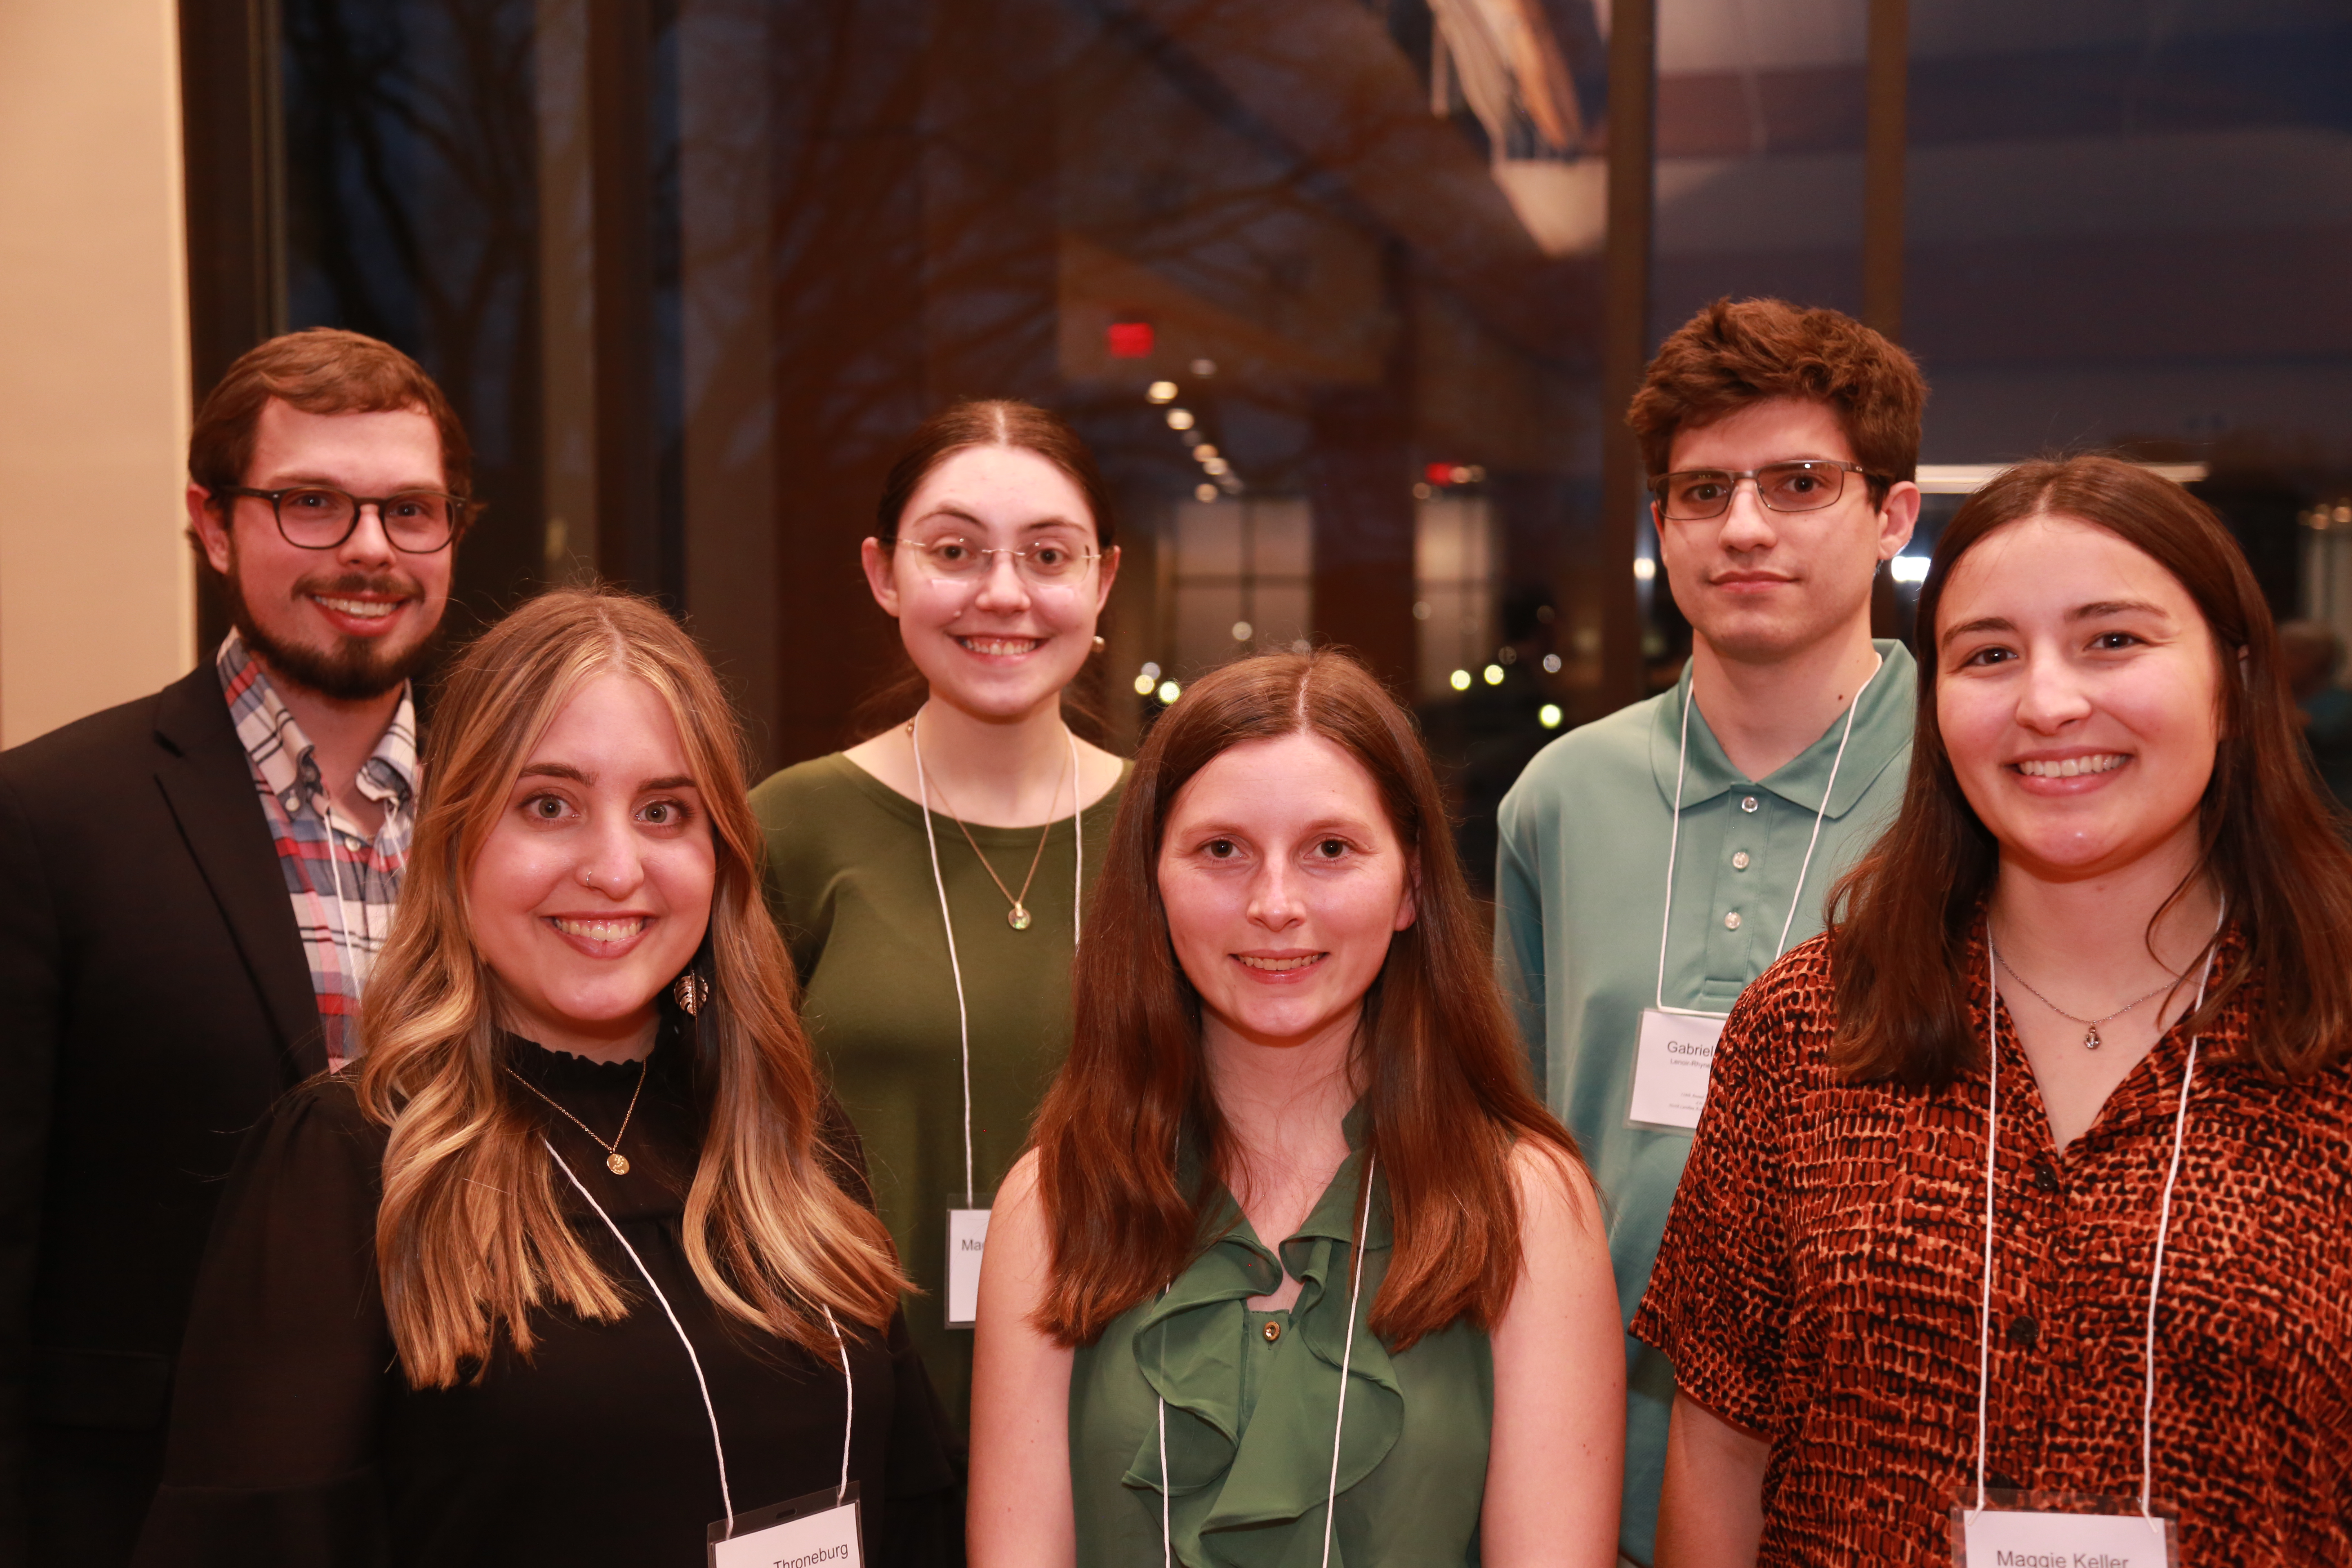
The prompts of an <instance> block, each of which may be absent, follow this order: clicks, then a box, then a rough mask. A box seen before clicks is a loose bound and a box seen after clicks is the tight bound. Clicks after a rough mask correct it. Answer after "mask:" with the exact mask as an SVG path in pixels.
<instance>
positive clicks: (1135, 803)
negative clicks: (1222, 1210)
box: [1034, 649, 1578, 1349]
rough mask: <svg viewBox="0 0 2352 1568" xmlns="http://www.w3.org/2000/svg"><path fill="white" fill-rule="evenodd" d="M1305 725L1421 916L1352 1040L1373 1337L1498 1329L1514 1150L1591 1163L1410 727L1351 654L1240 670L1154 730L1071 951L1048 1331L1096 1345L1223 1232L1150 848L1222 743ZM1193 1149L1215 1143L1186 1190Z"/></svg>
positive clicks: (1191, 1039)
mask: <svg viewBox="0 0 2352 1568" xmlns="http://www.w3.org/2000/svg"><path fill="white" fill-rule="evenodd" d="M1299 733H1305V734H1310V735H1318V736H1321V737H1322V738H1323V739H1325V740H1328V741H1329V742H1332V743H1334V744H1335V745H1337V746H1339V748H1340V749H1341V750H1342V751H1344V752H1347V753H1348V754H1349V756H1351V757H1353V758H1354V759H1355V760H1356V761H1357V762H1358V763H1361V764H1362V765H1363V768H1364V770H1365V771H1366V772H1367V773H1370V775H1371V779H1372V782H1373V784H1374V785H1375V787H1376V788H1377V789H1378V791H1379V793H1380V797H1381V805H1382V807H1383V808H1384V809H1385V810H1386V812H1387V814H1388V816H1389V820H1390V823H1391V826H1393V827H1394V829H1395V831H1396V834H1397V836H1398V837H1399V838H1400V839H1401V840H1402V843H1403V846H1404V847H1405V850H1406V852H1407V853H1408V854H1409V855H1410V856H1411V857H1412V859H1413V862H1414V865H1415V867H1416V877H1417V880H1416V882H1415V885H1414V886H1415V900H1416V915H1415V919H1414V921H1413V922H1412V925H1410V926H1408V927H1406V928H1405V929H1404V930H1403V931H1399V932H1397V933H1396V934H1395V935H1394V936H1393V937H1391V940H1390V945H1389V952H1388V958H1387V962H1386V963H1385V964H1384V965H1383V966H1382V968H1381V973H1380V975H1379V977H1378V978H1377V979H1376V980H1375V981H1374V982H1373V984H1372V987H1371V989H1370V991H1369V992H1368V993H1366V994H1365V997H1364V1011H1363V1021H1362V1024H1361V1026H1360V1030H1359V1033H1358V1036H1357V1039H1356V1045H1355V1049H1356V1052H1357V1059H1358V1065H1359V1068H1360V1073H1361V1077H1362V1081H1363V1082H1364V1084H1365V1086H1366V1087H1365V1089H1364V1095H1363V1100H1362V1105H1363V1110H1364V1113H1365V1137H1366V1139H1367V1141H1368V1146H1369V1148H1370V1151H1371V1152H1372V1153H1373V1155H1374V1156H1375V1157H1376V1159H1377V1162H1378V1164H1379V1168H1380V1172H1381V1175H1382V1176H1383V1177H1384V1178H1385V1179H1386V1183H1387V1187H1388V1193H1389V1202H1390V1205H1391V1224H1392V1227H1393V1236H1394V1245H1395V1250H1394V1251H1393V1253H1392V1254H1391V1259H1390V1264H1389V1271H1388V1278H1387V1279H1385V1280H1384V1281H1383V1282H1382V1284H1381V1290H1380V1295H1379V1297H1378V1299H1377V1300H1375V1301H1374V1302H1373V1304H1372V1315H1371V1326H1372V1328H1373V1331H1375V1332H1377V1333H1378V1334H1379V1335H1380V1336H1381V1339H1382V1340H1383V1341H1384V1342H1387V1343H1389V1344H1390V1345H1391V1347H1392V1348H1396V1349H1402V1348H1404V1347H1405V1346H1408V1345H1411V1344H1412V1343H1413V1342H1415V1341H1417V1340H1419V1339H1420V1338H1422V1337H1423V1335H1425V1334H1430V1333H1434V1332H1436V1331H1438V1330H1440V1329H1443V1328H1444V1327H1445V1326H1446V1325H1447V1324H1449V1323H1452V1322H1454V1321H1457V1320H1462V1319H1466V1320H1468V1321H1470V1322H1472V1323H1474V1324H1475V1325H1476V1326H1478V1327H1480V1328H1482V1329H1491V1328H1492V1327H1493V1326H1494V1325H1495V1323H1496V1321H1499V1320H1500V1319H1501V1317H1502V1315H1503V1313H1504V1311H1505V1310H1506V1309H1507V1307H1508V1306H1509V1303H1510V1298H1511V1290H1512V1287H1513V1286H1514V1284H1515V1283H1516V1282H1517V1278H1518V1272H1519V1259H1520V1250H1519V1208H1518V1202H1517V1188H1516V1187H1515V1185H1514V1184H1513V1181H1512V1177H1511V1173H1510V1159H1511V1152H1512V1149H1513V1146H1514V1145H1515V1144H1517V1142H1520V1141H1522V1140H1525V1141H1528V1142H1530V1143H1532V1144H1534V1145H1536V1146H1538V1147H1540V1148H1542V1149H1544V1150H1547V1151H1549V1152H1552V1153H1554V1154H1556V1155H1557V1156H1558V1157H1559V1159H1560V1160H1561V1161H1562V1162H1564V1163H1574V1162H1576V1161H1577V1159H1578V1156H1577V1153H1576V1144H1575V1141H1574V1140H1573V1139H1572V1138H1571V1137H1570V1134H1569V1132H1568V1130H1567V1129H1566V1128H1564V1127H1562V1126H1561V1125H1560V1124H1559V1122H1558V1121H1554V1120H1553V1119H1552V1117H1551V1115H1550V1114H1549V1112H1547V1111H1546V1110H1544V1107H1543V1103H1542V1101H1540V1100H1538V1099H1537V1098H1536V1095H1535V1092H1534V1090H1533V1089H1531V1088H1530V1087H1529V1084H1528V1070H1527V1058H1526V1055H1525V1052H1524V1050H1523V1049H1522V1047H1521V1046H1520V1044H1519V1040H1518V1036H1517V1029H1516V1028H1515V1027H1514V1026H1513V1025H1512V1022H1511V1019H1510V1016H1509V1014H1508V1013H1507V1010H1506V1008H1505V1006H1504V1004H1503V999H1502V996H1501V994H1500V993H1499V992H1498V990H1497V989H1496V984H1495V978H1494V973H1493V969H1492V967H1491V964H1490V963H1489V960H1488V956H1487V945H1486V937H1485V934H1484V927H1483V925H1482V924H1481V922H1480V921H1479V918H1478V913H1477V910H1476V907H1475V904H1474V902H1473V901H1472V899H1471V896H1470V891H1469V888H1468V886H1467V884H1466V883H1465V882H1464V880H1463V877H1462V868H1461V866H1460V864H1459V863H1458V862H1457V861H1456V860H1455V858H1454V838H1453V835H1452V833H1451V831H1450V830H1449V827H1448V825H1447V822H1446V817H1445V811H1444V799H1443V797H1442V796H1441V795H1440V794H1439V791H1438V785H1437V779H1436V775H1435V774H1434V773H1433V771H1432V770H1431V767H1430V763H1429V758H1428V755H1427V753H1426V752H1423V750H1422V745H1421V741H1420V738H1419V737H1418V736H1417V735H1416V734H1415V733H1414V731H1413V727H1412V718H1411V717H1410V716H1409V715H1408V714H1407V713H1406V712H1405V710H1403V709H1402V708H1401V707H1400V706H1398V704H1397V702H1396V700H1395V699H1394V698H1392V697H1391V696H1390V695H1389V694H1388V692H1387V691H1386V690H1385V689H1382V688H1381V684H1380V682H1378V681H1377V680H1375V679H1372V677H1371V676H1370V675H1369V674H1367V673H1366V672H1365V670H1364V668H1363V667H1362V666H1361V665H1360V664H1358V663H1357V662H1356V661H1355V660H1354V659H1352V658H1349V657H1348V656H1347V655H1345V654H1343V653H1339V652H1334V651H1330V650H1328V649H1327V650H1323V651H1319V652H1316V653H1311V654H1293V653H1283V654H1267V655H1264V656H1261V657H1259V658H1245V659H1241V660H1238V661H1236V662H1234V663H1233V664H1229V665H1226V666H1225V667H1223V668H1221V669H1218V670H1215V671H1213V673H1211V674H1209V675H1207V676H1205V677H1203V678H1202V679H1200V680H1199V681H1198V682H1196V683H1194V684H1193V685H1192V686H1190V687H1187V688H1186V689H1185V691H1184V695H1183V696H1182V698H1181V699H1180V700H1178V701H1177V703H1176V705H1175V706H1174V707H1172V708H1171V709H1170V710H1168V711H1167V712H1166V713H1164V714H1163V715H1161V716H1160V721H1159V722H1158V723H1157V724H1155V725H1154V726H1153V727H1152V731H1151V735H1150V740H1149V741H1147V742H1146V743H1145V745H1144V748H1143V754H1142V755H1141V756H1140V757H1139V758H1138V759H1137V761H1136V764H1135V773H1134V775H1133V776H1132V777H1131V778H1130V779H1129V783H1128V785H1127V790H1126V793H1125V795H1123V797H1122V798H1121V799H1120V801H1119V806H1118V819H1117V821H1116V822H1115V823H1114V824H1113V826H1112V827H1111V847H1110V853H1109V857H1108V861H1107V862H1106V864H1105V865H1104V867H1103V873H1102V880H1101V882H1100V883H1099V884H1098V890H1097V894H1096V899H1097V902H1096V905H1095V907H1094V909H1093V910H1092V912H1091V914H1090V916H1089V918H1088V920H1087V940H1086V942H1085V945H1084V946H1083V947H1082V948H1081V949H1080V950H1079V952H1078V958H1077V968H1076V981H1075V985H1074V993H1075V994H1074V1002H1075V1007H1076V1032H1075V1036H1074V1038H1073V1040H1072V1043H1071V1047H1070V1054H1069V1058H1068V1059H1067V1060H1066V1062H1065V1063H1064V1065H1063V1067H1062V1070H1061V1072H1060V1074H1059V1076H1057V1077H1056V1078H1055V1080H1054V1085H1053V1088H1052V1089H1050V1090H1049V1091H1048V1092H1047V1094H1046V1096H1045V1105H1044V1106H1043V1108H1042V1109H1041V1110H1039V1112H1038V1115H1037V1124H1036V1130H1035V1133H1034V1142H1035V1146H1036V1149H1037V1152H1038V1172H1037V1174H1038V1185H1039V1191H1040V1193H1041V1194H1042V1196H1043V1198H1044V1201H1045V1214H1046V1226H1047V1232H1048V1235H1049V1237H1051V1241H1052V1251H1053V1258H1052V1272H1051V1278H1050V1279H1049V1281H1048V1283H1047V1287H1046V1290H1045V1302H1044V1304H1043V1306H1042V1307H1041V1308H1040V1309H1039V1312H1038V1317H1037V1323H1038V1327H1039V1328H1040V1329H1041V1330H1042V1331H1045V1333H1047V1334H1050V1335H1051V1336H1053V1338H1054V1339H1055V1340H1056V1341H1058V1342H1061V1343H1063V1344H1066V1345H1078V1344H1086V1343H1090V1342H1093V1341H1094V1340H1095V1339H1097V1337H1099V1336H1100V1335H1101V1333H1102V1331H1103V1330H1104V1329H1105V1328H1106V1327H1108V1325H1109V1324H1110V1322H1111V1321H1112V1320H1114V1319H1116V1318H1117V1317H1118V1315H1119V1314H1120V1313H1122V1312H1124V1311H1126V1310H1128V1309H1129V1308H1131V1307H1133V1306H1134V1305H1135V1304H1136V1303H1137V1302H1139V1301H1141V1300H1146V1299H1147V1298H1149V1297H1150V1295H1151V1294H1152V1293H1153V1292H1155V1291H1157V1290H1159V1289H1160V1287H1161V1286H1162V1285H1164V1284H1165V1283H1166V1282H1167V1281H1168V1280H1169V1279H1172V1278H1174V1277H1175V1276H1176V1275H1178V1274H1180V1273H1181V1272H1182V1271H1183V1270H1184V1268H1186V1267H1187V1266H1188V1265H1189V1264H1190V1263H1191V1262H1192V1259H1193V1258H1195V1257H1196V1256H1198V1255H1199V1253H1200V1252H1201V1250H1202V1247H1206V1246H1208V1245H1209V1244H1211V1243H1212V1242H1213V1240H1214V1239H1215V1238H1214V1237H1212V1236H1210V1235H1208V1234H1206V1226H1207V1224H1208V1220H1209V1216H1210V1215H1211V1213H1212V1210H1213V1206H1214V1205H1215V1203H1216V1201H1217V1194H1218V1191H1219V1187H1220V1184H1221V1182H1222V1181H1223V1178H1224V1177H1226V1176H1227V1175H1229V1174H1230V1173H1232V1172H1234V1170H1235V1168H1236V1165H1237V1163H1238V1158H1239V1150H1238V1149H1237V1148H1236V1146H1235V1145H1234V1141H1233V1135H1232V1132H1231V1131H1230V1130H1229V1129H1228V1127H1227V1126H1226V1123H1225V1121H1224V1118H1223V1115H1222V1114H1221V1113H1220V1111H1219V1110H1218V1108H1217V1100H1216V1095H1215V1093H1214V1091H1213V1087H1212V1085H1211V1084H1210V1081H1209V1077H1208V1070H1207V1064H1206V1061H1205V1059H1204V1058H1203V1056H1202V1049H1201V999H1200V995H1199V994H1198V993H1197V992H1195V991H1194V990H1193V989H1192V984H1190V983H1189V982H1188V981H1187V980H1186V979H1185V977H1184V973H1183V971H1182V969H1181V968H1180V967H1179V966H1178V964H1177V962H1176V955H1175V951H1174V949H1173V947H1172V946H1171V942H1170V939H1169V932H1168V915H1167V910H1166V907H1165V906H1164V905H1163V904H1162V903H1161V901H1160V878H1159V861H1160V839H1161V837H1162V836H1163V835H1164V833H1165V831H1166V828H1167V824H1168V817H1169V813H1170V812H1171V809H1172V808H1173V806H1174V804H1175V800H1176V797H1177V795H1178V794H1179V793H1180V792H1181V790H1182V789H1183V787H1184V785H1185V784H1186V783H1187V782H1189V781H1190V780H1191V779H1192V777H1193V776H1194V775H1195V774H1197V773H1199V772H1200V771H1201V770H1202V768H1204V767H1206V766H1207V765H1208V764H1209V763H1212V762H1213V761H1214V760H1215V759H1216V758H1217V757H1218V756H1219V755H1221V754H1223V752H1226V751H1228V750H1230V749H1231V748H1233V747H1234V746H1238V745H1241V744H1243V743H1244V742H1250V741H1263V740H1271V739H1274V738H1276V737H1278V736H1284V735H1292V734H1299ZM1180 1142H1181V1144H1182V1145H1184V1146H1187V1147H1190V1148H1191V1149H1192V1150H1195V1151H1198V1152H1200V1153H1201V1154H1202V1159H1201V1161H1200V1163H1199V1169H1200V1172H1201V1174H1200V1178H1199V1180H1198V1182H1197V1183H1196V1184H1194V1185H1193V1187H1192V1190H1191V1191H1189V1192H1188V1191H1186V1190H1185V1188H1184V1184H1183V1182H1182V1179H1181V1176H1180V1175H1179V1162H1178V1159H1177V1150H1178V1147H1179V1145H1180ZM1360 1196H1361V1194H1360V1190H1359V1201H1360Z"/></svg>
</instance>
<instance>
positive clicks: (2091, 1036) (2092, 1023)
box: [1993, 952, 2181, 1051]
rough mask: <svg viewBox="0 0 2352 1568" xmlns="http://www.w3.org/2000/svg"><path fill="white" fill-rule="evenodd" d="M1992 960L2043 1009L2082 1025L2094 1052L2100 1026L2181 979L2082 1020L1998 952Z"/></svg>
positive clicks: (2087, 1044)
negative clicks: (2102, 1013)
mask: <svg viewBox="0 0 2352 1568" xmlns="http://www.w3.org/2000/svg"><path fill="white" fill-rule="evenodd" d="M1993 958H1994V960H1995V962H1997V963H2000V966H2001V967H2002V968H2003V969H2005V970H2007V971H2008V972H2009V977H2010V978H2011V980H2014V981H2016V982H2017V983H2018V984H2020V985H2022V986H2024V987H2025V989H2026V991H2027V992H2028V993H2029V994H2032V997H2033V999H2034V1000H2035V1001H2037V1002H2039V1003H2041V1004H2042V1005H2043V1006H2044V1007H2047V1008H2049V1009H2050V1010H2051V1011H2052V1012H2053V1013H2055V1014H2057V1015H2058V1016H2060V1017H2062V1018H2064V1019H2067V1020H2069V1021H2070V1022H2073V1023H2076V1024H2080V1025H2082V1026H2083V1027H2084V1031H2085V1033H2084V1036H2083V1046H2084V1048H2085V1049H2086V1050H2094V1051H2095V1050H2097V1049H2098V1048H2099V1043H2100V1042H2099V1026H2100V1025H2102V1024H2110V1023H2113V1022H2114V1021H2115V1020H2116V1019H2117V1018H2120V1017H2122V1016H2124V1015H2125V1014H2126V1013H2128V1012H2130V1011H2131V1010H2132V1009H2133V1008H2135V1007H2137V1006H2138V1005H2140V1004H2141V1003H2143V1002H2145V1001H2147V999H2148V997H2150V996H2156V995H2160V994H2163V993H2164V992H2167V991H2169V990H2171V989H2172V988H2173V987H2174V986H2176V985H2179V984H2180V980H2181V977H2180V976H2179V975H2178V974H2176V975H2174V976H2172V977H2171V978H2170V979H2168V980H2166V981H2164V982H2163V983H2161V984H2158V986H2157V988H2156V989H2155V990H2154V991H2150V992H2148V993H2147V994H2146V995H2141V996H2135V997H2133V998H2132V999H2131V1000H2130V1001H2128V1002H2126V1003H2125V1004H2124V1005H2122V1006H2120V1007H2118V1008H2116V1010H2115V1011H2114V1012H2112V1013H2110V1014H2108V1015H2107V1016H2105V1017H2104V1018H2083V1017H2077V1016H2075V1015H2074V1014H2072V1013H2069V1012H2068V1011H2066V1009H2065V1008H2063V1007H2061V1006H2060V1005H2058V1004H2057V1003H2055V1002H2053V1001H2052V1000H2050V998H2049V997H2047V996H2044V995H2043V994H2042V993H2041V992H2040V991H2037V990H2035V989H2034V985H2033V982H2032V981H2031V980H2028V979H2027V978H2026V977H2025V976H2024V975H2022V974H2020V973H2018V972H2017V966H2016V965H2015V964H2013V963H2010V961H2009V960H2007V959H2006V958H2002V957H2001V956H2000V953H1999V952H1994V954H1993Z"/></svg>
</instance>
